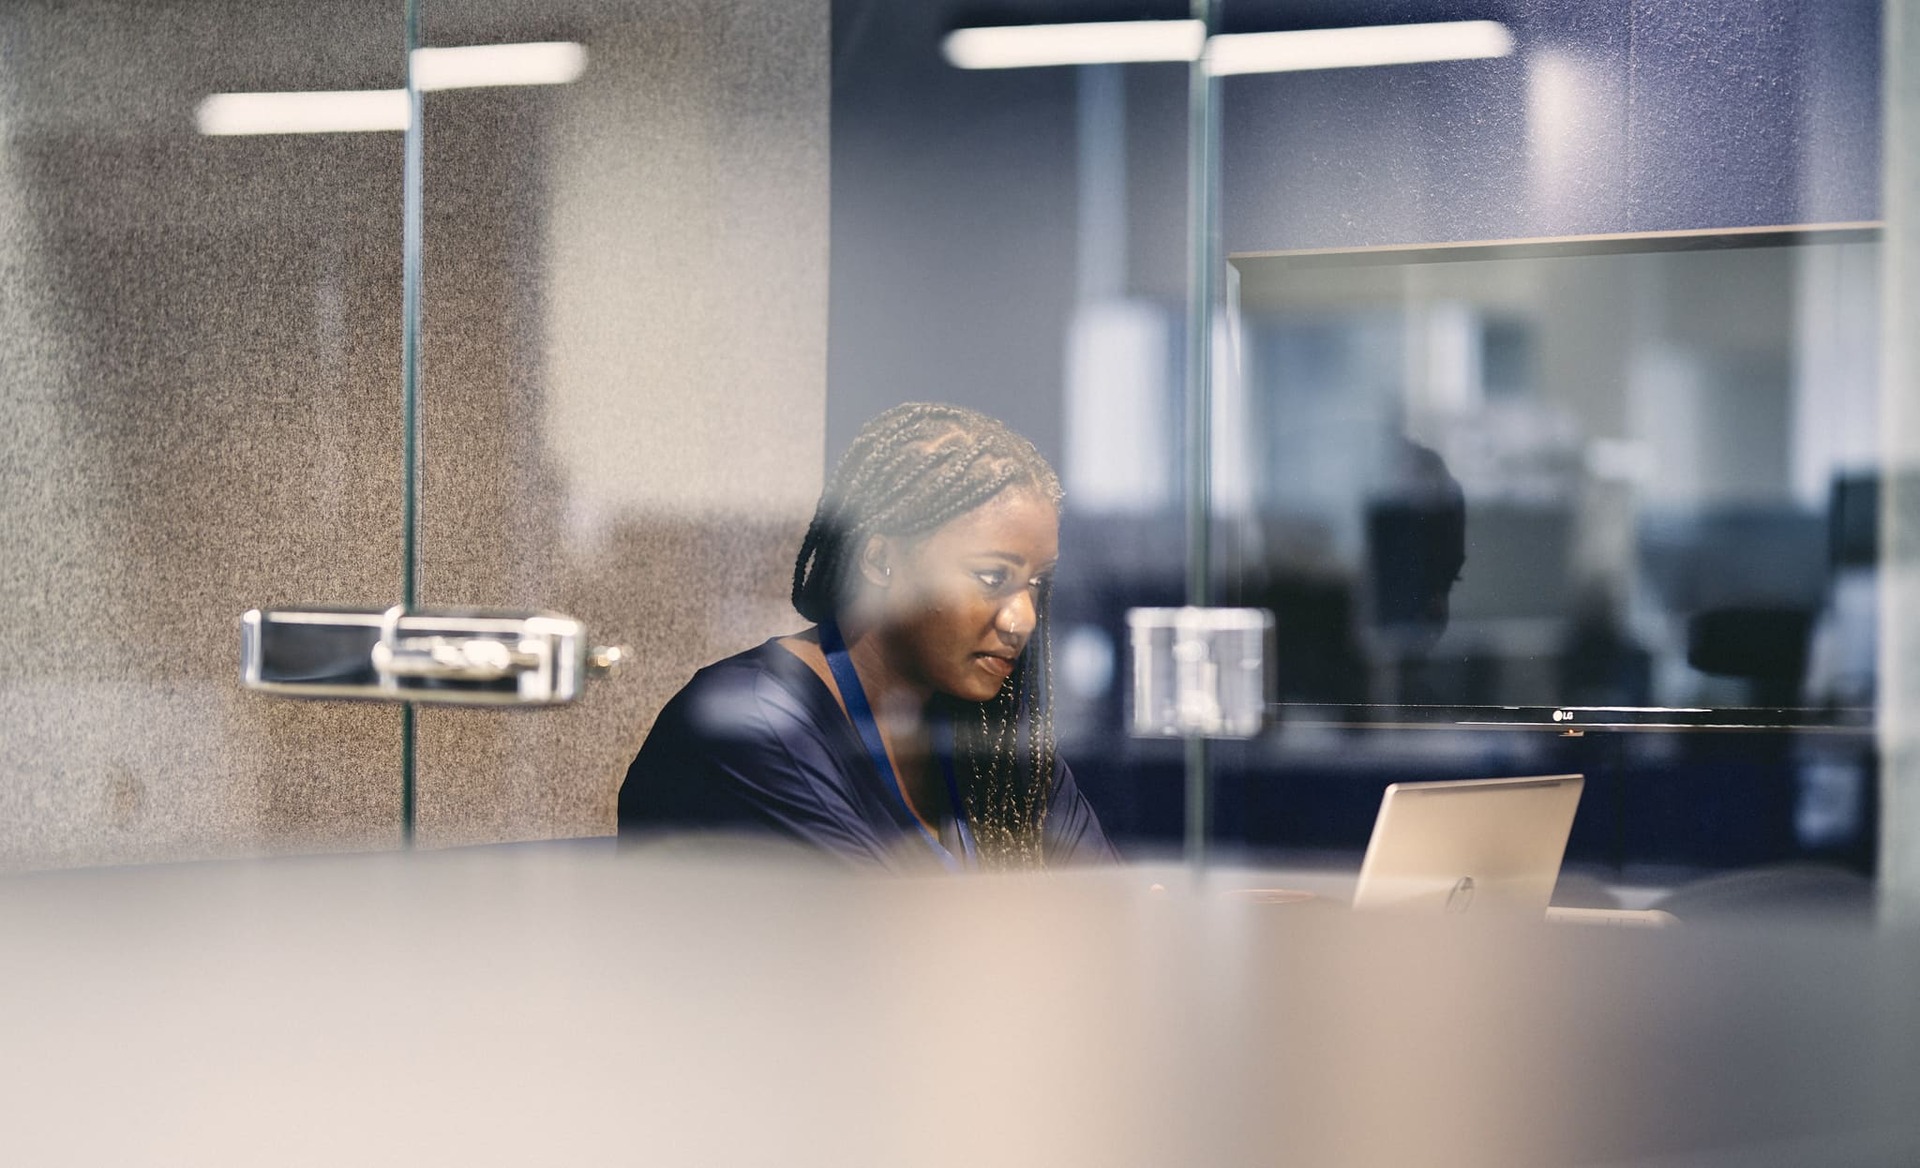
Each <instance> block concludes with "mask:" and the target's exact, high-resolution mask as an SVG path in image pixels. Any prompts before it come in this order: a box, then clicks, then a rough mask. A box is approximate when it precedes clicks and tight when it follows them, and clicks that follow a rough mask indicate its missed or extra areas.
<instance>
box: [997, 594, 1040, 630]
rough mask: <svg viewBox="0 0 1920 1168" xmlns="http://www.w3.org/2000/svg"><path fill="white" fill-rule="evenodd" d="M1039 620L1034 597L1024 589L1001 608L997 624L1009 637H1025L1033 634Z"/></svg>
mask: <svg viewBox="0 0 1920 1168" xmlns="http://www.w3.org/2000/svg"><path fill="white" fill-rule="evenodd" d="M1037 620H1038V616H1037V614H1036V613H1035V612H1034V608H1033V596H1032V594H1030V593H1029V592H1028V591H1027V590H1026V589H1024V588H1023V589H1021V590H1020V591H1019V592H1018V593H1017V594H1015V595H1014V596H1012V597H1011V598H1009V599H1008V601H1007V602H1006V603H1005V604H1003V605H1001V606H1000V619H999V621H998V622H996V623H997V624H998V625H999V628H1000V631H1001V632H1002V633H1005V634H1006V635H1007V636H1009V637H1025V636H1027V635H1028V634H1030V633H1032V632H1033V626H1034V624H1035V622H1036V621H1037Z"/></svg>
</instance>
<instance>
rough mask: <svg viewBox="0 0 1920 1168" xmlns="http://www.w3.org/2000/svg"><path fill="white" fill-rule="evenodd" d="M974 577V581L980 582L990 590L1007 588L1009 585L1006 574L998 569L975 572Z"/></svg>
mask: <svg viewBox="0 0 1920 1168" xmlns="http://www.w3.org/2000/svg"><path fill="white" fill-rule="evenodd" d="M973 575H974V579H976V580H978V581H980V583H982V584H984V585H986V586H987V587H988V588H1002V587H1005V586H1006V583H1007V574H1006V572H1005V571H1003V570H1001V569H998V568H989V569H987V570H986V571H983V572H975V573H974V574H973Z"/></svg>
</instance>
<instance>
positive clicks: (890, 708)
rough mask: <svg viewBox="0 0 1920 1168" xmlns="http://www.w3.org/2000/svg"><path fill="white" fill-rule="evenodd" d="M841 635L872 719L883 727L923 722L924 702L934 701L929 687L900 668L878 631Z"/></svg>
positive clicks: (843, 631) (844, 632) (845, 632)
mask: <svg viewBox="0 0 1920 1168" xmlns="http://www.w3.org/2000/svg"><path fill="white" fill-rule="evenodd" d="M842 635H843V636H845V637H846V644H847V656H848V657H849V658H851V659H852V660H853V669H854V672H856V673H858V674H859V675H860V688H861V689H862V690H864V691H865V692H866V695H867V704H868V705H870V706H872V707H873V713H874V716H875V717H876V718H879V719H880V720H881V723H882V726H883V727H884V726H885V724H886V723H887V722H888V721H894V722H902V721H904V722H906V723H910V724H919V723H922V722H924V721H925V713H926V708H927V703H928V702H930V701H932V700H933V689H932V687H930V686H928V685H926V684H925V683H923V682H917V681H914V680H913V679H911V678H910V677H909V676H908V675H907V674H906V672H905V671H904V670H902V669H901V668H900V667H899V665H898V664H897V662H896V658H895V656H894V654H893V652H892V651H891V649H890V647H889V646H888V645H887V643H886V639H885V638H884V637H882V636H881V635H880V634H879V633H878V632H877V631H874V630H860V631H854V632H848V631H846V630H842Z"/></svg>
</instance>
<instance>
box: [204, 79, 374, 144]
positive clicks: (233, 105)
mask: <svg viewBox="0 0 1920 1168" xmlns="http://www.w3.org/2000/svg"><path fill="white" fill-rule="evenodd" d="M193 122H194V125H195V127H197V128H198V129H199V131H200V132H201V133H202V134H208V135H227V134H351V133H362V132H366V131H370V130H404V129H406V128H407V91H406V90H404V89H352V90H346V91H344V92H336V93H216V94H213V95H212V96H210V97H207V98H205V99H203V100H202V101H201V102H200V105H199V106H198V108H196V109H195V110H194V112H193Z"/></svg>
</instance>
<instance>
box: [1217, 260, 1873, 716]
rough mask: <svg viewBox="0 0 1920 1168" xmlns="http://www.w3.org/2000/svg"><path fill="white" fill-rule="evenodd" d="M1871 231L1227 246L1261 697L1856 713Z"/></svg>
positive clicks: (1240, 595)
mask: <svg viewBox="0 0 1920 1168" xmlns="http://www.w3.org/2000/svg"><path fill="white" fill-rule="evenodd" d="M1879 248H1880V244H1879V230H1878V228H1877V226H1876V225H1873V224H1846V225H1836V226H1824V227H1792V228H1778V229H1754V230H1743V231H1734V232H1720V233H1683V232H1674V233H1661V234H1655V235H1639V236H1608V237H1589V238H1576V239H1560V240H1533V241H1522V242H1514V243H1490V244H1460V245H1446V246H1436V247H1418V248H1370V249H1359V250H1346V251H1316V252H1291V253H1272V254H1261V255H1240V256H1234V257H1231V262H1230V272H1229V280H1228V290H1229V299H1228V312H1227V320H1228V326H1229V327H1228V329H1227V335H1228V336H1229V337H1230V338H1231V343H1230V346H1229V350H1228V351H1229V354H1230V359H1229V360H1227V361H1226V362H1224V365H1225V368H1224V369H1222V370H1221V371H1220V372H1219V375H1218V376H1217V378H1216V388H1215V393H1216V395H1217V399H1218V400H1217V401H1216V403H1215V410H1214V412H1215V416H1216V418H1225V419H1230V421H1231V424H1226V425H1220V426H1217V427H1216V432H1215V435H1214V449H1213V452H1212V463H1213V474H1214V481H1213V500H1214V510H1215V514H1216V516H1217V530H1216V532H1215V535H1214V540H1213V543H1214V547H1215V548H1216V555H1217V557H1218V566H1219V568H1220V572H1219V576H1218V579H1219V580H1220V582H1221V588H1222V592H1223V593H1224V594H1225V595H1226V597H1227V598H1228V599H1229V600H1230V601H1231V602H1234V603H1239V604H1247V605H1252V606H1257V607H1265V608H1269V609H1271V610H1272V611H1273V613H1274V618H1275V626H1276V635H1277V647H1278V654H1279V661H1278V669H1277V671H1276V672H1277V677H1278V683H1279V693H1280V697H1281V699H1282V707H1283V708H1282V711H1281V713H1282V717H1283V718H1293V719H1308V720H1312V719H1326V720H1331V721H1336V722H1361V723H1369V724H1379V723H1383V722H1399V721H1413V722H1418V721H1423V720H1429V719H1434V720H1443V721H1448V722H1455V723H1458V722H1475V721H1486V722H1492V723H1505V722H1515V721H1518V722H1534V721H1548V722H1554V723H1563V724H1567V725H1569V726H1570V727H1578V726H1586V725H1687V726H1691V725H1703V726H1837V727H1862V726H1867V725H1870V724H1871V710H1872V706H1873V700H1874V685H1875V679H1874V642H1875V627H1874V610H1875V599H1874V589H1875V586H1876V584H1875V577H1876V570H1875V564H1876V561H1877V550H1876V548H1875V547H1874V546H1873V545H1874V539H1873V532H1874V528H1875V522H1876V520H1875V513H1874V508H1875V503H1876V500H1877V498H1878V492H1879V475H1878V461H1877V457H1876V450H1877V428H1878V366H1877V361H1878V346H1879V330H1880V322H1879V319H1878V305H1879V291H1878V279H1879V276H1878V272H1879Z"/></svg>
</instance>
